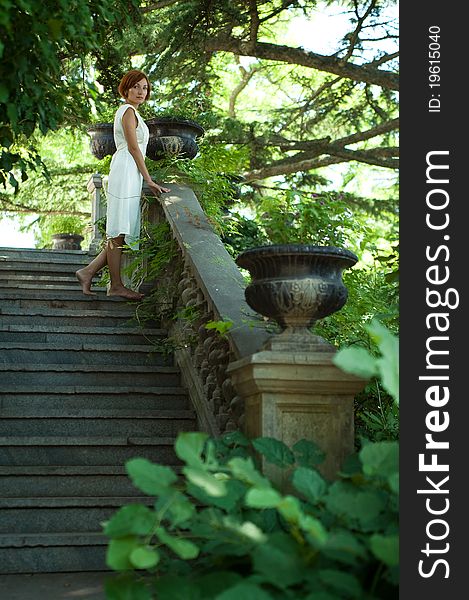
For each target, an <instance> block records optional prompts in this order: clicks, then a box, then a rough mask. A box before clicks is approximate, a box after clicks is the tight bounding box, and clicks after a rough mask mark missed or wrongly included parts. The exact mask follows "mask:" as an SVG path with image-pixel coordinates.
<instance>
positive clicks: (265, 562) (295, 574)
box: [251, 536, 306, 588]
mask: <svg viewBox="0 0 469 600" xmlns="http://www.w3.org/2000/svg"><path fill="white" fill-rule="evenodd" d="M271 539H272V538H271ZM272 541H273V542H274V543H271V542H268V543H265V544H260V545H258V546H256V547H255V548H254V550H253V551H252V553H251V554H252V560H253V567H254V570H255V571H256V572H257V573H260V574H261V575H262V576H263V578H264V579H265V581H268V582H271V583H273V584H274V585H276V586H278V587H280V588H287V587H288V586H290V585H295V584H297V583H299V582H300V581H301V580H302V579H303V578H304V575H305V571H306V570H305V567H304V565H303V564H302V561H301V559H300V557H299V556H298V553H297V545H296V543H295V542H294V540H293V539H292V538H290V536H286V537H284V536H282V537H281V538H280V537H279V536H277V541H280V545H279V544H277V543H275V542H276V540H275V538H274V539H273V540H272Z"/></svg>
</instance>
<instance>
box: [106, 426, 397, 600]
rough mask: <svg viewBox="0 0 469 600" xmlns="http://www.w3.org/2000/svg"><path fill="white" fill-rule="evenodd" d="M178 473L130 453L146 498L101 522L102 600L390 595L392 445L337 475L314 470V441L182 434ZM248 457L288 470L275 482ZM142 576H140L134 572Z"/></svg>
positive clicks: (370, 448) (370, 450)
mask: <svg viewBox="0 0 469 600" xmlns="http://www.w3.org/2000/svg"><path fill="white" fill-rule="evenodd" d="M175 450H176V454H177V455H178V457H179V458H180V459H181V460H182V461H183V462H184V463H185V466H184V467H183V469H182V477H181V478H178V476H177V475H176V474H175V473H174V471H173V470H172V469H171V468H169V467H167V466H162V465H157V464H152V463H151V462H149V461H148V460H146V459H143V458H135V459H133V460H131V461H129V462H128V463H127V471H128V473H129V475H130V477H131V479H132V481H133V483H134V484H135V485H136V487H138V488H139V489H140V490H142V491H143V492H144V493H145V494H149V495H151V496H155V502H154V504H153V505H151V506H147V505H144V504H132V505H129V506H125V507H123V508H121V509H120V510H119V511H117V513H116V514H115V515H114V516H113V517H112V518H111V519H110V521H108V522H107V523H106V524H105V526H104V531H105V533H106V535H107V536H109V538H110V543H109V547H108V551H107V564H108V566H109V567H111V568H112V569H114V570H117V571H121V572H124V573H123V574H122V575H120V576H119V577H117V578H114V579H111V580H109V581H108V582H107V585H106V593H107V598H108V599H109V600H121V599H124V598H127V599H135V600H137V599H139V600H145V599H151V598H158V600H176V599H178V598H181V599H184V600H212V599H213V600H239V598H243V597H245V598H252V599H253V600H268V599H270V598H279V599H280V598H281V599H286V598H294V599H300V598H301V599H310V600H313V599H314V600H339V599H343V598H351V599H353V598H357V599H360V600H363V599H378V598H380V599H386V598H395V597H396V593H397V591H396V590H397V582H398V445H397V443H396V442H378V443H368V444H365V445H364V446H363V447H362V449H361V450H360V452H359V453H358V454H357V455H355V456H353V457H351V458H350V459H349V460H348V461H347V464H346V465H345V466H344V468H343V472H342V473H340V476H339V478H338V479H337V480H336V481H326V480H325V479H324V478H323V477H322V476H321V474H320V472H319V471H318V469H317V466H318V464H320V462H321V461H322V459H323V455H322V453H321V451H320V450H319V449H318V448H317V447H316V446H315V445H314V444H313V443H312V442H309V441H306V440H301V441H300V442H298V443H296V444H295V445H294V446H293V448H292V449H289V448H288V447H286V446H285V445H284V444H283V443H282V442H280V441H278V440H275V439H271V438H258V439H256V440H254V441H252V442H249V441H248V440H246V439H245V438H244V437H243V436H242V435H241V434H240V433H233V434H228V435H226V436H225V437H223V438H221V439H218V440H213V439H208V436H207V435H206V434H204V433H181V434H180V435H179V437H178V439H177V441H176V445H175ZM256 455H257V456H258V455H261V456H263V457H264V458H265V459H266V460H267V461H268V462H270V463H272V464H275V465H277V466H278V467H280V468H286V469H288V470H289V472H290V482H291V483H290V489H289V490H287V491H280V490H279V489H277V488H276V487H275V486H274V485H273V484H272V482H271V481H269V480H268V479H267V478H266V477H264V476H263V475H262V474H261V472H260V470H259V468H258V467H257V466H256ZM142 574H144V576H142Z"/></svg>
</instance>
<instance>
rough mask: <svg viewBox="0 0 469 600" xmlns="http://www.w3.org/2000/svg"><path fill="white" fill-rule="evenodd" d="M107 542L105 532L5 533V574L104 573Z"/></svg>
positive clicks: (1, 542) (1, 557)
mask: <svg viewBox="0 0 469 600" xmlns="http://www.w3.org/2000/svg"><path fill="white" fill-rule="evenodd" d="M108 541H109V540H108V539H107V538H106V537H105V536H104V535H103V534H102V533H82V532H81V531H80V529H79V530H78V531H74V532H72V533H54V534H52V533H36V534H34V533H20V534H11V533H8V534H3V535H0V564H1V565H2V573H12V574H13V573H49V572H51V571H53V572H56V573H60V572H64V573H68V572H74V571H103V570H106V569H107V567H106V564H105V555H106V547H107V544H108ZM5 600H7V599H5ZM38 600H42V598H41V599H39V598H38ZM44 600H54V599H53V598H47V599H46V598H44Z"/></svg>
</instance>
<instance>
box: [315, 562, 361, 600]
mask: <svg viewBox="0 0 469 600" xmlns="http://www.w3.org/2000/svg"><path fill="white" fill-rule="evenodd" d="M318 576H319V579H320V580H321V581H322V582H323V583H325V584H326V585H327V586H328V587H331V588H332V590H334V591H337V592H339V593H340V594H341V598H359V600H361V599H362V598H363V596H364V594H363V589H362V586H361V585H360V582H359V580H358V579H357V578H356V577H355V576H354V575H351V574H350V573H345V572H344V571H337V570H335V569H321V570H320V571H318Z"/></svg>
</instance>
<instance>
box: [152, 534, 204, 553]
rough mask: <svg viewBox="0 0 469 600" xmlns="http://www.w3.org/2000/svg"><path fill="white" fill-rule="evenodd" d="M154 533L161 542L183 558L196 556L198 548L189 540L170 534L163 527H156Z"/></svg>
mask: <svg viewBox="0 0 469 600" xmlns="http://www.w3.org/2000/svg"><path fill="white" fill-rule="evenodd" d="M155 533H156V535H157V536H158V538H159V540H160V541H161V542H162V543H163V544H166V546H168V548H171V550H172V551H173V552H174V553H175V554H177V555H178V556H179V557H180V558H182V559H183V560H189V559H192V558H197V556H198V555H199V549H198V548H197V546H196V545H195V544H194V543H193V542H191V541H190V540H185V539H183V538H180V537H175V536H172V535H170V534H169V533H168V532H167V531H166V530H165V529H164V528H163V527H157V528H156V530H155Z"/></svg>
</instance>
